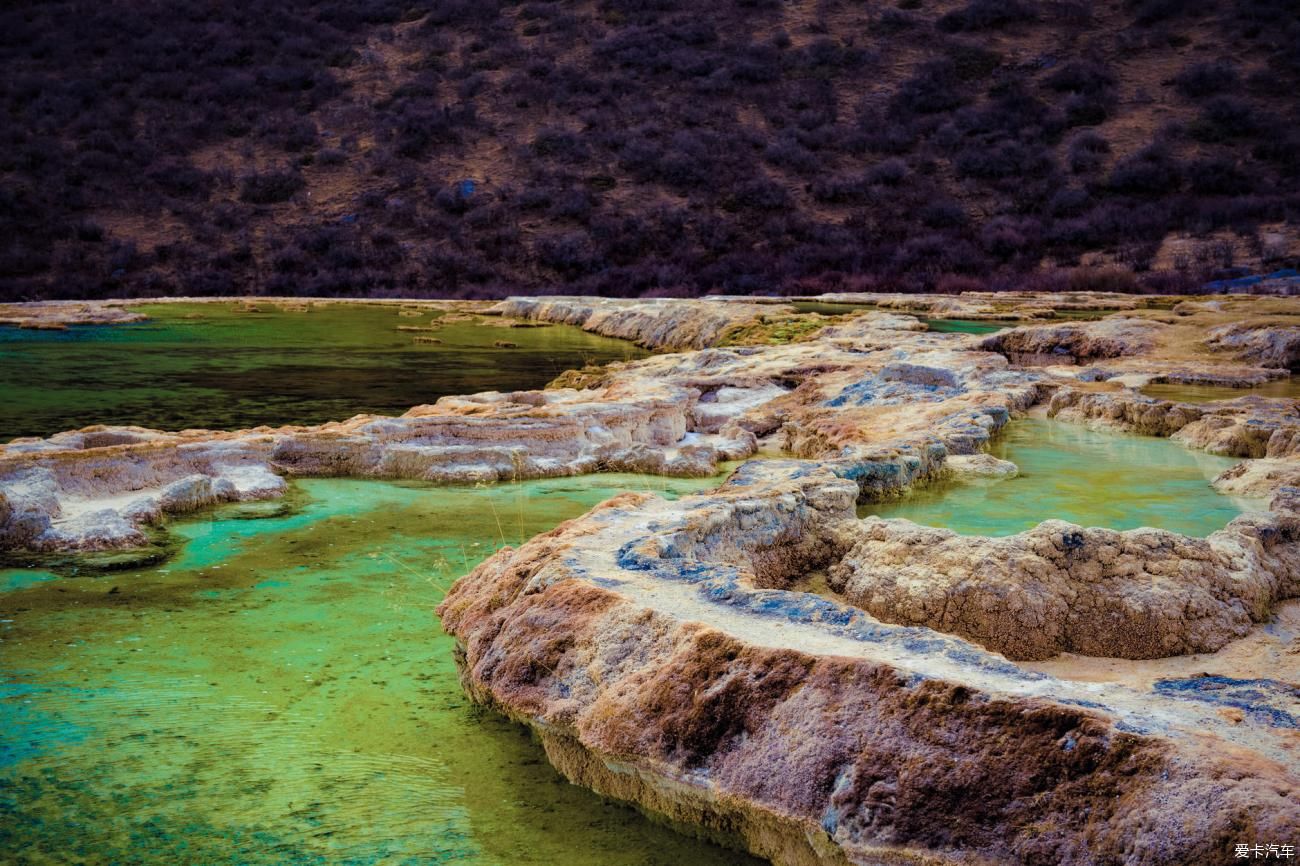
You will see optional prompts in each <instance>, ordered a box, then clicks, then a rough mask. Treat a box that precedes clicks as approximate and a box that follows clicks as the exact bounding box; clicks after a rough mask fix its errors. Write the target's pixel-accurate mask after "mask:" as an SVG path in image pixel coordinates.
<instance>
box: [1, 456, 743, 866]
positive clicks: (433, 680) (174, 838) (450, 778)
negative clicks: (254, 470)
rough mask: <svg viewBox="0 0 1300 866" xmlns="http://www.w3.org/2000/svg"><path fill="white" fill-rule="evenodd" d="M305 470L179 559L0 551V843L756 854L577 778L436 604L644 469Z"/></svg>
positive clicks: (340, 857) (265, 860)
mask: <svg viewBox="0 0 1300 866" xmlns="http://www.w3.org/2000/svg"><path fill="white" fill-rule="evenodd" d="M718 480H719V479H717V478H715V479H706V480H695V481H683V480H664V479H657V478H644V477H639V476H626V475H624V476H619V475H606V476H592V477H588V478H578V479H552V480H546V481H533V482H525V483H521V484H513V485H499V486H490V487H477V488H464V487H462V488H427V487H414V486H403V485H397V484H390V483H383V482H377V481H355V480H353V481H349V480H335V479H329V480H308V481H301V482H298V488H299V491H300V503H299V507H298V508H296V510H292V511H291V513H287V514H285V513H280V514H276V513H275V511H274V510H271V511H270V512H268V511H267V509H262V510H261V513H263V514H266V513H271V514H273V515H275V516H264V517H261V518H260V519H248V518H247V515H248V514H249V513H250V512H249V509H247V508H243V507H240V506H230V507H226V508H223V509H219V510H216V511H213V512H210V513H208V514H206V515H204V516H201V517H198V518H195V519H189V520H185V521H182V522H178V523H176V524H174V526H173V531H174V532H175V533H177V534H178V535H179V536H181V537H182V538H183V539H184V541H185V543H184V546H183V547H182V548H181V550H180V552H179V553H178V555H177V556H176V557H175V558H174V559H172V560H171V561H170V562H167V563H165V564H163V565H161V566H158V567H154V568H150V569H147V570H141V571H118V572H109V573H101V574H97V575H96V574H82V575H80V576H77V575H70V574H64V575H63V576H56V575H53V574H50V573H46V572H40V571H39V570H38V569H32V570H21V569H19V570H9V571H0V588H3V589H6V590H7V591H4V592H0V852H3V854H0V860H2V861H3V862H5V863H13V864H45V863H88V864H89V863H94V864H100V863H103V864H109V863H113V864H117V863H136V864H159V866H177V864H189V863H194V864H380V863H382V864H435V863H437V864H443V863H455V864H473V866H488V864H491V866H513V864H548V866H549V864H572V866H656V864H662V866H676V864H700V866H721V864H733V866H735V864H754V863H756V861H754V860H752V859H750V858H748V857H746V856H744V855H741V854H737V853H734V852H729V851H726V850H723V849H721V848H717V847H714V846H712V845H709V844H706V843H704V842H700V841H696V840H693V839H690V838H688V837H686V836H682V835H678V834H677V833H675V832H673V831H671V830H669V829H667V828H665V827H662V826H660V825H658V824H655V823H653V822H651V821H649V820H647V819H646V818H644V817H642V816H641V815H640V814H639V813H637V812H635V811H632V810H630V809H627V808H624V807H621V806H617V805H614V804H610V803H606V802H604V801H602V800H600V799H599V798H598V797H596V796H595V795H594V794H592V793H590V792H588V791H586V790H584V789H581V788H578V787H574V786H571V785H568V784H566V783H565V782H564V781H563V780H562V779H561V778H560V777H559V776H558V775H557V774H556V773H555V772H554V771H553V770H552V769H551V768H550V766H549V765H548V764H547V763H546V761H545V758H544V755H543V754H542V751H541V749H540V747H539V746H537V745H536V744H535V743H534V742H533V741H532V740H530V738H529V736H528V734H527V733H526V732H525V731H524V729H523V728H521V727H520V726H517V725H515V724H512V723H509V722H507V721H505V720H504V719H502V718H500V717H499V716H496V715H494V714H492V713H490V712H486V711H483V710H481V709H478V708H476V707H475V706H473V705H472V704H471V703H470V702H469V700H468V699H467V698H466V697H465V696H464V694H463V693H462V691H461V690H460V688H459V685H458V681H457V673H456V670H455V665H454V663H453V660H452V641H451V639H450V638H448V637H447V636H446V635H445V634H443V633H442V631H441V630H440V629H439V626H438V620H437V617H436V616H435V615H434V607H435V605H437V603H438V602H439V600H440V599H441V598H442V597H443V594H444V592H445V589H446V587H447V586H448V585H449V584H450V583H451V581H452V580H454V579H455V578H456V577H457V576H458V575H460V574H463V573H465V572H466V571H468V570H469V569H470V568H471V567H472V566H473V565H474V564H475V563H476V562H478V561H480V560H481V559H483V558H484V557H485V556H487V555H488V554H489V553H490V552H492V551H493V550H495V549H497V548H498V547H500V546H501V545H502V544H503V543H508V544H517V543H519V542H520V541H521V540H522V539H526V538H528V537H531V536H532V535H533V534H535V533H537V532H541V531H545V530H549V529H551V528H553V527H554V526H555V525H556V524H558V523H559V522H561V521H562V520H564V519H566V518H569V517H573V516H575V515H577V514H579V513H581V512H583V511H585V510H586V509H587V508H588V507H590V506H591V505H593V504H595V503H596V502H599V501H601V500H603V499H605V498H607V497H608V496H610V495H612V494H614V493H616V492H618V491H621V490H627V489H642V488H648V489H656V490H659V491H661V492H663V493H665V494H666V495H669V496H675V495H678V494H680V493H684V492H688V491H692V490H696V489H700V488H703V487H707V486H711V485H713V484H716V483H717V482H718Z"/></svg>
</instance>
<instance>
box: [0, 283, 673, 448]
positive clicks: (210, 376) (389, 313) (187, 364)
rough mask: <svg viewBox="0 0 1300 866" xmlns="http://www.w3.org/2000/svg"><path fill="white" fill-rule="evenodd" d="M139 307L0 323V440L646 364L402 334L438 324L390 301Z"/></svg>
mask: <svg viewBox="0 0 1300 866" xmlns="http://www.w3.org/2000/svg"><path fill="white" fill-rule="evenodd" d="M132 309H133V310H136V311H138V312H141V313H144V314H145V315H148V316H150V317H151V318H150V320H149V321H145V322H135V323H131V324H125V325H83V326H72V327H70V328H68V329H67V330H65V331H39V330H23V329H20V328H17V327H12V326H0V403H3V405H4V406H5V411H4V412H2V413H0V443H2V442H8V441H9V440H10V439H13V438H14V437H17V436H48V435H50V434H52V433H57V432H59V431H61V430H74V429H77V428H80V427H84V426H87V425H89V424H138V425H141V426H145V427H155V428H158V429H164V430H179V429H184V428H188V427H206V428H210V429H223V430H228V429H237V428H244V427H255V426H257V425H260V424H271V425H281V424H318V423H321V422H324V421H339V420H343V419H345V418H350V417H351V416H353V415H355V414H357V413H361V412H374V413H382V414H400V413H402V412H405V411H406V410H407V409H409V408H411V407H412V406H416V405H419V404H421V403H432V402H433V401H435V400H437V399H438V398H439V397H442V396H445V395H448V394H470V393H475V392H478V391H488V390H498V391H511V390H527V389H532V388H540V387H542V386H544V385H545V384H546V383H547V382H549V381H550V380H551V379H553V378H554V377H555V376H558V375H559V374H560V373H562V372H564V371H565V370H568V369H574V368H579V367H582V366H583V365H584V364H586V363H597V364H600V363H606V362H608V361H613V360H622V359H630V358H639V357H643V356H645V355H646V354H647V353H646V352H645V351H643V350H641V349H639V348H637V347H636V346H634V345H632V344H631V343H628V342H625V341H622V340H612V339H609V338H607V337H601V336H598V335H595V334H588V333H586V332H585V331H582V330H581V329H579V328H575V327H572V326H569V325H551V326H547V327H537V328H502V327H492V326H490V325H489V324H484V323H483V322H488V321H490V320H489V319H484V320H482V321H481V322H475V321H456V322H448V323H446V324H443V325H441V326H438V327H436V329H435V330H432V331H428V332H427V333H423V334H422V333H420V332H418V331H406V330H403V331H399V330H398V328H399V327H405V328H411V327H417V328H424V327H432V326H434V325H436V324H437V319H438V318H439V314H436V313H432V312H430V311H425V312H423V313H422V314H420V315H418V316H414V315H412V316H402V315H399V309H400V308H399V307H398V306H397V305H395V304H336V303H328V304H316V305H312V306H311V307H310V311H309V312H292V311H289V310H285V309H279V308H276V307H274V306H271V305H263V306H260V307H258V308H257V311H256V312H241V311H239V310H238V309H237V307H236V306H235V305H234V304H230V303H168V304H144V305H137V306H133V307H132ZM416 337H424V338H433V339H437V340H440V341H441V342H440V343H437V344H434V343H427V342H416ZM498 341H505V342H510V343H515V344H517V346H516V348H500V347H497V346H496V345H494V344H495V343H496V342H498Z"/></svg>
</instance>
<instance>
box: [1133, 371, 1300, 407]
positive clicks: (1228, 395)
mask: <svg viewBox="0 0 1300 866" xmlns="http://www.w3.org/2000/svg"><path fill="white" fill-rule="evenodd" d="M1142 393H1143V394H1146V395H1147V396H1148V397H1156V398H1158V399H1160V400H1177V401H1178V402H1180V403H1209V402H1212V401H1214V400H1235V399H1237V398H1238V397H1283V398H1287V399H1292V400H1295V399H1300V376H1291V377H1289V378H1286V379H1275V380H1273V381H1272V382H1266V383H1265V384H1263V385H1257V386H1255V387H1254V388H1226V387H1224V386H1222V385H1165V384H1161V385H1147V386H1146V387H1144V388H1143V389H1142Z"/></svg>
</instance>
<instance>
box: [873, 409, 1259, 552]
mask: <svg viewBox="0 0 1300 866" xmlns="http://www.w3.org/2000/svg"><path fill="white" fill-rule="evenodd" d="M989 450H990V451H991V452H992V453H993V455H994V456H996V457H1000V458H1002V459H1003V460H1010V461H1012V462H1013V463H1015V464H1016V465H1018V466H1019V467H1020V474H1019V475H1018V476H1017V477H1015V478H1011V479H1008V480H1004V481H995V480H977V481H971V482H946V483H941V484H936V485H932V486H930V487H926V488H922V489H920V490H917V491H915V492H913V493H912V494H911V495H910V496H908V497H906V498H904V499H900V500H896V501H893V502H878V503H869V504H867V505H864V506H862V507H861V508H860V509H859V513H861V514H863V515H866V514H876V515H879V516H881V517H905V518H907V519H908V520H912V521H915V522H917V523H921V524H924V525H927V526H942V527H946V528H948V529H952V530H955V531H957V532H959V533H962V534H964V535H1012V534H1014V533H1017V532H1022V531H1024V530H1026V529H1030V528H1032V527H1034V526H1037V525H1038V524H1039V523H1040V522H1042V521H1044V520H1047V519H1049V518H1056V519H1060V520H1068V521H1070V522H1072V523H1078V524H1081V525H1083V526H1102V527H1108V528H1110V529H1136V528H1137V527H1139V526H1153V527H1157V528H1161V529H1169V530H1172V531H1174V532H1180V533H1183V534H1184V535H1194V536H1206V535H1209V534H1210V533H1211V532H1214V531H1216V530H1219V529H1222V528H1223V527H1224V526H1225V525H1226V524H1227V523H1228V522H1229V521H1230V520H1232V519H1233V518H1235V517H1236V516H1237V515H1238V514H1240V513H1241V510H1242V509H1241V503H1239V502H1237V501H1236V500H1233V499H1230V498H1228V497H1226V496H1223V495H1221V494H1219V493H1218V492H1217V491H1215V490H1214V488H1212V487H1211V486H1210V481H1211V480H1212V479H1213V478H1214V477H1215V476H1217V475H1218V474H1219V473H1220V472H1222V471H1223V470H1225V469H1227V468H1228V467H1230V466H1232V465H1234V464H1236V463H1237V462H1238V461H1237V460H1235V459H1233V458H1230V457H1218V456H1216V455H1213V454H1206V453H1204V452H1199V451H1192V450H1189V449H1187V448H1183V447H1182V446H1181V445H1178V444H1177V443H1175V442H1170V441H1169V440H1167V439H1160V438H1156V437H1152V436H1133V435H1129V434H1126V433H1111V432H1097V431H1092V430H1088V429H1087V428H1085V427H1081V426H1079V425H1074V424H1065V423H1063V422H1059V421H1049V420H1043V419H1037V418H1028V419H1024V420H1019V421H1013V422H1012V423H1011V424H1009V425H1007V427H1006V429H1005V430H1004V432H1003V433H1002V435H1001V436H999V437H998V439H997V440H996V441H995V442H994V443H993V446H992V447H991V448H990V449H989Z"/></svg>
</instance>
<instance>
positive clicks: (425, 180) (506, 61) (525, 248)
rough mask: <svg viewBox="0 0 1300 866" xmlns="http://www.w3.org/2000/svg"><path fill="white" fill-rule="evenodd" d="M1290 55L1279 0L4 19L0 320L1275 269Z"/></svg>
mask: <svg viewBox="0 0 1300 866" xmlns="http://www.w3.org/2000/svg"><path fill="white" fill-rule="evenodd" d="M1298 46H1300V6H1298V5H1297V3H1296V2H1295V0H1222V2H1211V0H1116V2H1087V0H1061V2H1052V0H970V2H965V0H900V2H897V3H877V2H851V0H824V2H815V0H794V2H780V0H714V2H707V3H705V2H690V0H599V2H501V0H424V2H421V0H397V2H393V0H327V2H306V0H249V2H241V3H226V2H217V0H167V2H134V0H133V2H126V0H118V2H93V3H92V2H80V0H47V2H10V3H6V4H4V6H3V9H2V10H0V57H2V62H3V71H4V75H3V76H2V77H0V106H3V109H2V110H3V115H2V118H3V123H0V135H2V137H3V138H2V140H0V295H2V296H3V297H5V298H10V299H13V298H27V297H69V296H76V297H98V296H105V295H127V294H145V295H151V294H164V293H170V294H237V293H274V294H281V295H282V294H323V295H335V294H423V295H428V294H438V295H468V296H474V295H489V294H500V293H503V292H506V291H513V292H520V291H548V292H549V291H565V292H573V291H585V292H600V293H608V294H641V293H646V292H649V293H696V292H704V291H725V292H733V293H751V292H772V291H788V290H790V289H791V288H792V287H799V288H800V289H801V290H803V291H810V290H815V289H820V288H837V287H841V286H859V287H869V286H873V285H881V286H889V287H893V288H902V289H915V290H920V289H925V288H932V287H936V286H939V285H941V284H942V285H943V287H944V288H946V289H949V290H951V289H954V288H963V287H967V286H976V285H989V286H992V287H995V288H996V287H999V286H1005V285H1021V286H1023V285H1025V284H1026V278H1025V275H1026V274H1028V273H1029V272H1034V273H1035V274H1036V276H1035V277H1034V278H1033V280H1036V281H1037V282H1038V283H1039V284H1044V285H1046V284H1049V283H1050V284H1055V283H1059V281H1060V280H1061V279H1062V278H1061V277H1060V276H1059V275H1060V274H1061V273H1062V272H1061V271H1057V270H1053V269H1055V268H1070V267H1074V266H1077V265H1079V264H1096V263H1118V264H1120V265H1122V266H1124V267H1125V268H1126V269H1127V270H1132V271H1135V272H1138V273H1139V274H1140V275H1142V276H1141V278H1142V279H1143V280H1145V281H1146V283H1147V285H1149V286H1151V287H1156V288H1158V287H1161V286H1168V285H1172V284H1179V285H1187V284H1190V283H1192V282H1193V281H1195V280H1197V279H1200V278H1202V277H1203V276H1204V275H1205V274H1206V273H1207V272H1208V271H1210V270H1212V269H1214V268H1216V267H1217V268H1222V267H1223V266H1225V265H1228V264H1231V263H1233V262H1234V261H1235V262H1237V263H1240V262H1242V261H1243V259H1244V260H1247V261H1249V262H1250V263H1251V264H1252V265H1255V264H1260V265H1263V266H1264V267H1273V266H1280V265H1284V264H1289V263H1294V261H1295V258H1296V255H1297V253H1298V252H1300V244H1298V243H1297V239H1296V235H1297V224H1298V223H1300V125H1297V120H1298V119H1300V108H1298V106H1300V97H1298V96H1297V94H1300V48H1298ZM1152 268H1155V269H1156V271H1158V273H1148V272H1150V271H1151V270H1152ZM1103 273H1104V274H1105V280H1104V281H1105V282H1108V283H1110V284H1111V285H1109V286H1108V287H1118V288H1123V287H1125V286H1128V285H1131V284H1132V277H1131V276H1129V275H1128V274H1126V273H1124V274H1119V273H1117V272H1116V271H1115V270H1114V269H1108V270H1106V271H1104V272H1103ZM1075 282H1076V284H1079V283H1081V282H1088V281H1087V280H1086V279H1081V278H1080V277H1079V276H1078V275H1076V277H1075ZM1092 282H1097V281H1096V280H1093V281H1092ZM1031 284H1032V282H1031Z"/></svg>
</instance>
